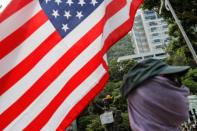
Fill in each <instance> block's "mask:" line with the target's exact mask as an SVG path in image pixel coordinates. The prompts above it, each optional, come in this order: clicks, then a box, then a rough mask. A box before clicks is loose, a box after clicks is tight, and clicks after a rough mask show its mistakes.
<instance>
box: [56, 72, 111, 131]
mask: <svg viewBox="0 0 197 131" xmlns="http://www.w3.org/2000/svg"><path fill="white" fill-rule="evenodd" d="M108 78H109V74H108V73H106V74H105V75H104V76H103V78H102V79H101V80H100V81H99V83H98V84H97V85H96V86H95V87H94V88H92V89H91V91H90V92H88V93H87V95H85V96H84V97H83V98H82V99H81V100H80V101H79V102H78V103H77V104H76V105H75V106H74V107H73V108H72V110H70V112H69V113H68V114H67V115H66V117H65V118H64V120H63V121H62V122H61V124H60V125H59V127H58V128H57V129H56V130H57V131H63V130H65V129H66V128H67V127H68V126H69V125H70V124H71V123H72V121H73V120H75V119H76V117H77V116H79V115H80V113H81V111H83V109H84V108H85V107H86V106H88V104H89V102H90V101H91V100H92V99H93V98H94V97H95V96H97V95H98V94H99V92H101V91H102V90H103V88H104V86H105V84H106V82H107V80H108Z"/></svg>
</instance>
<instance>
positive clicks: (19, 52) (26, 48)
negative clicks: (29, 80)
mask: <svg viewBox="0 0 197 131" xmlns="http://www.w3.org/2000/svg"><path fill="white" fill-rule="evenodd" d="M46 30H47V31H46ZM54 30H55V29H54V27H53V26H52V25H51V23H50V22H49V21H48V22H46V23H45V24H44V25H42V26H41V27H40V28H39V29H38V30H37V31H36V32H34V33H33V34H32V35H31V37H29V38H28V39H26V40H25V41H24V42H23V44H21V45H20V46H19V47H17V48H16V49H15V50H13V51H12V52H11V53H10V54H9V55H7V56H6V57H4V58H3V59H2V60H1V61H0V68H1V69H2V70H1V71H0V73H1V75H0V76H1V77H2V76H3V77H2V78H1V79H0V85H2V88H1V89H0V94H1V95H2V94H3V93H4V92H6V91H7V90H8V89H9V88H11V86H13V85H14V84H15V83H16V82H17V81H18V80H19V79H20V78H21V77H22V76H23V75H24V74H25V73H26V72H25V71H28V70H30V68H32V66H33V65H32V66H30V65H28V66H27V67H25V68H28V70H22V71H21V68H19V67H18V66H20V65H21V64H20V65H19V63H20V62H21V61H23V59H24V58H25V57H27V56H28V57H30V56H29V55H30V54H32V52H33V51H34V50H35V49H36V48H37V47H39V46H40V43H42V42H43V41H44V40H45V39H46V38H47V37H48V36H49V35H51V33H53V31H54ZM43 32H45V33H43ZM42 33H43V35H42V37H39V36H40V34H42ZM35 38H37V40H36V41H35ZM45 43H46V42H45ZM54 44H55V43H54ZM41 47H42V46H41ZM47 48H48V47H47ZM37 50H38V49H37ZM42 50H44V49H42ZM34 52H36V51H34ZM33 55H34V57H35V56H40V54H33ZM16 56H17V57H16ZM9 61H12V62H9ZM25 62H27V61H25ZM33 62H34V63H36V62H37V61H36V59H35V58H33V59H30V61H29V62H28V63H33ZM22 63H23V64H22V65H24V64H27V63H24V62H22ZM23 67H24V66H23ZM13 68H14V69H13ZM13 72H17V73H18V74H15V75H12V73H13ZM18 76H20V77H18ZM8 78H9V79H8ZM8 81H9V82H8Z"/></svg>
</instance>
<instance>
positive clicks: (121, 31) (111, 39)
mask: <svg viewBox="0 0 197 131" xmlns="http://www.w3.org/2000/svg"><path fill="white" fill-rule="evenodd" d="M127 1H130V0H127ZM142 2H143V0H133V1H132V2H131V5H130V13H129V14H130V17H129V19H128V20H126V21H125V22H124V23H122V25H120V26H119V27H117V28H116V29H115V30H114V31H112V32H111V33H110V34H109V36H108V38H107V39H105V44H104V47H103V48H104V49H103V53H105V52H107V50H108V49H109V48H110V47H111V46H113V44H114V43H116V42H117V41H118V40H119V39H120V38H122V37H123V36H125V35H126V34H127V33H128V32H129V31H130V30H131V28H132V26H133V21H134V18H135V14H136V11H137V9H138V8H139V6H140V3H142Z"/></svg>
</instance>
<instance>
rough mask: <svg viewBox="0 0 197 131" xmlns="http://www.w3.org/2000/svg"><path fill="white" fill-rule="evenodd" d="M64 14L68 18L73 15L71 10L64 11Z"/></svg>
mask: <svg viewBox="0 0 197 131" xmlns="http://www.w3.org/2000/svg"><path fill="white" fill-rule="evenodd" d="M64 16H65V17H66V18H67V20H68V19H69V18H70V17H71V14H70V11H64Z"/></svg>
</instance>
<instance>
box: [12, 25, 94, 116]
mask: <svg viewBox="0 0 197 131" xmlns="http://www.w3.org/2000/svg"><path fill="white" fill-rule="evenodd" d="M96 28H97V27H96ZM89 37H90V36H88V37H87V38H89ZM87 38H86V39H87ZM86 39H84V40H86ZM13 109H16V108H13ZM14 112H17V111H16V110H15V111H14ZM12 116H14V115H12Z"/></svg>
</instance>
